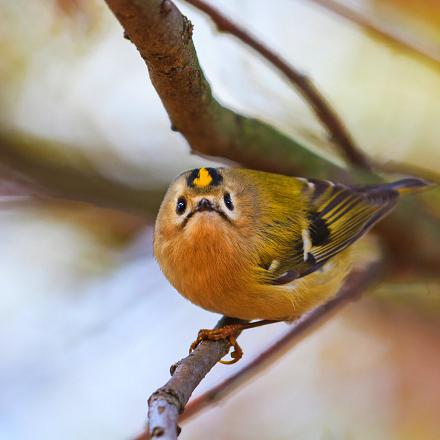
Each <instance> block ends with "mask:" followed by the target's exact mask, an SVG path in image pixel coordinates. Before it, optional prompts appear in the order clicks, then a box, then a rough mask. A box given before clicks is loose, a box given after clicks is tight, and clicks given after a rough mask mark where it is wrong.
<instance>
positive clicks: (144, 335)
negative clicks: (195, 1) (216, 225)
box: [0, 0, 440, 440]
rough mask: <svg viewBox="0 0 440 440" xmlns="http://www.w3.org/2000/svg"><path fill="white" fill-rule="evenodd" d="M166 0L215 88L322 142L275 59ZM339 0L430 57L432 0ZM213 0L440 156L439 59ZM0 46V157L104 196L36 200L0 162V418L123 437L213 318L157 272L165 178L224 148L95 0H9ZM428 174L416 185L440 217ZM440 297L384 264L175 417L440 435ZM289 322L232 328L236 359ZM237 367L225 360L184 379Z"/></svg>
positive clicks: (198, 430) (434, 18) (411, 147)
mask: <svg viewBox="0 0 440 440" xmlns="http://www.w3.org/2000/svg"><path fill="white" fill-rule="evenodd" d="M176 3H177V4H178V6H179V8H181V10H182V11H183V12H184V13H185V14H186V15H187V16H188V17H189V18H190V20H191V21H192V22H193V24H194V36H193V38H194V42H195V45H196V49H197V52H198V55H199V58H200V61H201V64H202V66H203V69H204V71H205V73H206V76H207V78H208V80H209V81H210V83H211V85H212V87H213V90H214V93H215V96H216V97H217V98H218V99H219V100H220V101H221V102H223V103H225V104H227V105H228V106H230V107H232V108H233V109H235V110H238V111H240V112H242V113H245V114H248V115H253V116H257V117H259V118H262V119H264V120H265V121H268V122H270V123H272V124H273V125H275V126H276V127H278V128H279V129H280V130H282V131H283V132H285V133H288V134H289V135H291V136H292V137H294V138H296V139H299V140H301V141H302V142H304V143H307V144H308V145H309V146H310V148H314V149H315V150H319V151H321V152H322V153H323V154H326V155H328V156H331V155H332V154H333V150H332V149H331V148H329V145H328V142H327V141H326V140H325V133H324V130H323V129H322V127H321V126H320V125H319V123H318V122H316V120H315V118H314V116H313V115H312V113H311V112H310V110H309V109H308V107H307V106H306V105H305V104H304V102H303V101H302V100H301V98H300V97H299V96H298V95H297V93H296V92H295V91H294V90H292V89H291V88H290V87H289V85H288V84H286V82H285V81H284V80H282V79H280V77H279V76H278V74H277V73H276V72H274V71H273V69H272V68H271V67H270V66H268V65H266V64H265V63H264V62H262V61H261V60H260V59H259V58H258V57H257V56H256V55H255V54H254V53H252V52H250V51H249V50H248V49H247V48H246V47H243V46H242V45H241V44H240V43H238V42H237V41H235V40H233V39H232V38H231V37H229V36H226V35H222V34H219V33H217V32H216V30H215V29H214V27H213V26H212V25H211V23H210V22H209V20H208V19H207V18H206V17H205V16H203V15H201V14H200V13H199V12H198V11H196V10H194V9H191V8H189V7H188V6H187V5H186V4H185V3H184V2H176ZM339 3H342V4H344V5H347V6H349V7H351V8H354V10H356V11H357V12H359V13H361V14H362V15H363V16H364V17H367V18H368V19H371V20H377V21H378V22H379V23H381V24H383V25H385V26H387V27H388V28H390V29H392V30H393V32H397V33H398V34H399V35H402V36H404V37H405V38H410V39H412V40H413V41H417V42H419V43H420V44H422V45H425V46H426V47H429V48H430V50H431V51H432V52H433V53H436V54H437V55H438V57H439V59H440V4H439V2H437V1H436V0H424V1H416V0H381V1H374V0H356V1H349V0H343V1H342V0H341V1H340V2H339ZM215 4H216V5H217V6H219V7H220V8H221V9H222V10H224V11H225V12H227V13H228V14H230V16H232V17H234V18H235V19H237V20H238V21H239V22H241V23H242V24H243V25H244V26H246V27H247V28H248V29H250V30H252V31H253V32H254V33H255V34H257V35H258V36H259V37H260V38H263V39H264V40H265V41H266V42H267V44H269V45H270V46H272V47H273V48H275V49H276V50H277V51H278V52H279V53H280V54H282V55H283V56H284V57H285V58H286V59H287V60H289V61H290V62H291V63H292V64H294V65H295V66H296V67H297V68H299V69H301V70H303V71H304V72H307V74H309V75H310V76H311V77H312V78H313V80H314V81H315V82H316V84H317V85H318V86H319V87H320V89H321V90H322V91H323V93H324V94H325V95H326V96H327V97H328V98H329V100H330V101H331V102H332V103H333V105H334V107H335V108H336V109H337V110H338V112H339V113H340V115H341V117H342V118H343V120H344V121H345V123H346V125H347V126H348V127H349V129H350V131H351V132H352V134H353V136H354V137H355V138H356V140H357V141H358V143H359V144H360V145H361V146H362V147H363V148H364V150H365V151H366V152H368V154H370V155H371V156H372V157H374V158H376V159H379V160H382V161H387V160H397V161H400V162H402V163H405V164H407V165H411V166H418V167H422V168H424V169H426V170H430V171H432V172H438V171H439V170H440V123H439V121H440V64H439V63H436V62H434V61H429V60H427V59H426V58H425V57H423V56H420V55H417V54H415V53H411V52H408V51H405V50H402V48H399V47H398V46H396V45H392V44H389V43H388V42H386V41H384V40H383V39H379V38H377V36H375V35H374V34H372V33H371V32H367V31H365V30H364V29H363V28H361V27H358V26H357V25H355V24H354V23H352V22H351V21H350V20H346V19H343V18H341V17H338V16H337V15H335V14H333V13H331V12H329V11H328V10H326V9H325V8H322V7H320V6H318V5H317V4H315V3H314V2H312V1H306V0H277V1H276V2H266V1H264V0H252V1H251V0H222V1H216V2H215ZM0 54H1V57H0V84H1V87H0V177H2V176H8V175H10V173H19V175H20V176H26V177H29V178H30V179H31V182H33V181H34V180H33V179H35V181H38V180H40V181H43V182H44V183H45V184H47V185H49V186H51V187H53V188H55V189H56V188H58V187H59V188H63V191H64V192H65V193H70V194H75V195H80V196H81V197H80V198H83V199H88V198H89V197H90V198H93V199H100V200H102V206H97V205H96V204H92V203H79V202H71V201H67V200H64V201H63V200H58V201H56V200H53V199H45V198H41V197H40V196H39V194H38V184H36V185H35V192H36V196H35V197H34V196H30V195H29V194H28V187H27V189H26V191H25V190H24V191H23V194H22V195H20V190H19V188H18V190H17V188H13V189H14V191H12V192H11V193H13V196H9V195H8V188H9V187H8V185H10V183H7V182H6V179H5V180H4V181H3V180H2V179H3V178H1V179H0V189H2V194H1V196H0V438H2V439H7V440H25V439H33V440H40V439H41V440H43V439H44V440H52V439H58V438H63V439H72V440H73V439H104V438H105V439H106V440H112V439H114V440H119V439H129V438H130V437H132V436H133V435H135V434H137V433H138V432H139V431H140V430H141V429H142V427H143V424H144V422H145V415H146V400H147V397H148V395H149V394H150V393H151V392H152V391H153V390H154V389H156V388H157V387H159V386H160V385H162V384H163V383H164V382H165V381H166V380H167V378H168V368H169V366H170V365H171V364H172V363H173V362H175V361H176V360H178V359H179V358H181V357H183V356H184V355H185V354H186V352H187V348H188V346H189V343H190V342H191V341H192V340H193V338H194V335H195V334H196V332H197V330H198V329H199V328H201V327H210V326H212V325H213V324H214V323H215V322H216V321H217V318H218V317H217V316H215V315H214V314H211V313H208V312H205V311H203V310H200V309H198V308H196V307H195V306H193V305H191V304H190V303H188V302H187V301H185V300H184V299H182V298H181V297H180V296H179V295H178V294H177V293H176V292H175V291H174V290H173V289H172V288H171V287H170V286H169V284H168V283H167V281H166V280H165V279H164V277H163V276H162V274H161V272H160V270H159V268H158V266H157V264H156V263H155V261H154V259H153V256H152V250H151V240H152V226H153V223H154V217H155V214H156V211H157V208H158V204H159V202H160V198H161V195H162V194H163V192H164V190H165V188H166V186H167V184H168V182H169V181H170V179H171V178H172V177H173V176H174V175H175V174H177V173H179V172H181V171H182V170H183V169H187V168H190V167H196V166H200V165H202V164H205V165H206V164H207V163H209V164H215V162H209V161H208V160H207V159H203V158H200V157H197V156H194V155H190V153H189V148H188V146H187V144H186V142H185V140H184V139H183V138H182V137H181V136H180V135H179V134H178V133H174V132H172V131H171V130H170V123H169V120H168V117H167V115H166V113H165V111H164V109H163V107H162V105H161V102H160V100H159V98H158V96H157V95H156V93H155V90H154V89H153V87H152V85H151V83H150V81H149V78H148V76H147V73H146V68H145V66H144V64H143V61H142V59H141V58H140V56H139V55H138V53H137V51H136V49H135V47H134V46H133V45H132V44H131V43H130V42H129V41H127V40H125V39H124V38H122V29H121V28H120V26H119V24H118V23H117V22H116V20H115V18H114V17H113V16H112V14H111V13H110V12H109V10H108V8H107V7H106V5H105V3H104V2H103V1H101V0H32V1H29V0H27V1H26V0H15V1H12V0H0ZM335 160H337V159H336V158H335ZM433 194H434V195H426V196H423V197H425V198H426V202H427V203H429V206H430V209H432V211H433V212H434V213H436V215H437V216H440V204H439V200H440V197H439V195H438V191H437V192H435V191H434V192H433ZM115 208H123V209H115ZM140 214H141V215H140ZM414 215H417V213H414ZM408 234H411V231H408ZM404 239H405V237H402V240H404ZM439 270H440V268H439ZM439 317H440V278H439V277H434V278H432V277H430V278H426V277H417V276H416V277H414V278H412V279H411V280H410V281H408V280H396V281H395V282H388V283H384V284H381V285H380V286H378V287H377V288H376V289H374V290H372V291H371V292H370V293H369V294H368V295H367V296H365V297H364V298H363V299H362V300H361V301H359V302H357V303H356V304H354V305H352V306H350V307H348V308H347V309H345V310H344V311H343V313H340V314H339V315H338V316H337V317H335V318H333V319H332V320H331V321H330V322H328V323H327V324H326V325H325V326H323V327H322V328H321V329H319V330H318V331H316V332H314V333H313V334H312V335H311V336H310V337H308V338H307V339H305V340H304V341H303V342H302V343H301V344H300V345H299V346H297V347H296V348H295V349H293V350H292V351H291V352H290V353H288V354H287V355H286V356H285V357H284V358H283V359H282V360H280V361H278V362H277V363H276V364H275V365H274V366H273V368H271V369H270V370H269V371H267V372H266V373H264V374H262V375H261V376H259V377H258V379H255V380H254V381H253V382H252V383H251V384H248V385H246V386H245V387H243V388H242V389H241V390H239V391H238V392H236V393H235V394H234V395H233V396H232V397H229V398H228V399H227V400H225V401H224V402H222V403H221V405H219V406H217V407H215V408H213V409H210V410H208V411H205V412H203V413H202V414H201V415H199V416H197V417H196V418H194V419H193V420H190V421H189V422H188V423H186V424H185V425H184V427H183V431H182V434H181V438H182V439H183V440H185V439H195V440H197V439H207V438H209V439H226V438H227V439H292V438H295V439H325V440H327V439H328V440H330V439H399V440H400V439H402V440H407V439H408V440H410V439H422V440H428V439H433V440H434V439H438V438H440V421H439V408H440V374H439V372H440V344H439V341H440V319H439ZM285 330H286V326H285V325H284V324H280V325H276V326H272V328H269V327H267V328H261V329H256V330H254V331H250V332H248V333H247V334H244V335H243V337H242V338H241V339H242V346H243V347H244V348H245V358H244V360H243V361H242V362H243V363H245V362H249V361H250V360H251V359H252V358H253V357H254V356H255V355H256V354H257V353H258V352H259V351H261V350H262V349H263V348H264V347H265V346H267V344H269V343H270V341H272V340H274V338H276V337H277V335H280V334H281V333H283V332H284V331H285ZM235 368H240V364H238V365H236V366H233V367H227V366H223V365H219V366H216V367H215V369H214V370H213V371H212V372H211V373H210V375H209V376H208V377H207V378H206V380H205V381H204V382H203V383H202V384H201V386H200V387H199V388H198V390H197V391H196V394H198V393H200V392H201V391H203V390H205V389H207V388H208V387H209V386H210V385H212V384H215V383H217V382H218V381H220V380H221V378H223V377H226V376H227V375H229V374H230V373H231V372H232V371H234V369H235Z"/></svg>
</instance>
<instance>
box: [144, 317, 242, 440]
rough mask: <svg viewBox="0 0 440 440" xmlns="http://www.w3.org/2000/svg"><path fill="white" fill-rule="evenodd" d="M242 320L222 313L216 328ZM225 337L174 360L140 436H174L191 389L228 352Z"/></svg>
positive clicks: (166, 438)
mask: <svg viewBox="0 0 440 440" xmlns="http://www.w3.org/2000/svg"><path fill="white" fill-rule="evenodd" d="M236 322H242V321H240V320H237V319H231V318H225V317H223V318H222V319H220V321H219V322H218V323H217V326H216V328H219V327H223V326H225V325H227V324H233V323H236ZM227 349H228V344H227V342H226V341H224V340H223V341H203V342H202V343H200V344H199V345H198V347H197V348H196V349H195V350H194V351H193V352H192V353H191V354H190V355H189V356H187V357H186V358H185V359H182V360H181V361H179V362H177V363H176V364H174V365H173V366H172V367H171V369H170V371H171V375H172V376H171V379H170V380H169V381H168V382H167V383H166V384H165V385H164V386H163V387H161V388H159V389H158V390H157V391H155V392H154V393H153V394H152V395H151V397H150V398H149V399H148V430H147V432H145V433H144V434H142V435H141V436H139V438H138V439H139V440H141V439H147V438H158V437H160V438H161V440H175V439H176V438H177V436H178V434H179V431H180V429H179V427H178V425H177V422H178V418H179V414H180V413H181V412H182V411H183V409H184V408H185V405H186V403H187V402H188V400H189V398H190V397H191V394H192V392H193V391H194V389H195V388H196V387H197V386H198V384H199V383H200V382H201V380H202V379H203V378H204V377H205V376H206V374H207V373H208V372H209V371H210V370H211V369H212V367H214V365H215V364H216V363H217V362H218V361H219V360H220V359H221V358H222V357H223V356H224V355H225V354H226V352H227Z"/></svg>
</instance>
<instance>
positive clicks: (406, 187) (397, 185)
mask: <svg viewBox="0 0 440 440" xmlns="http://www.w3.org/2000/svg"><path fill="white" fill-rule="evenodd" d="M432 186H435V184H434V183H432V182H428V181H427V180H424V179H420V178H418V177H408V178H406V179H401V180H396V181H395V182H390V183H381V184H379V185H368V186H359V187H355V189H356V190H357V191H359V192H365V193H367V194H372V193H373V194H374V193H381V192H383V191H385V192H388V191H397V192H398V193H399V194H404V193H415V192H419V191H423V190H425V189H428V188H429V187H432Z"/></svg>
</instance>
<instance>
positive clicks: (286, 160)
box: [106, 0, 342, 177]
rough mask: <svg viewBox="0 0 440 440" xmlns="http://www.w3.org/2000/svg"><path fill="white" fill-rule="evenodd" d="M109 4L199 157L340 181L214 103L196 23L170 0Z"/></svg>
mask: <svg viewBox="0 0 440 440" xmlns="http://www.w3.org/2000/svg"><path fill="white" fill-rule="evenodd" d="M106 2H107V4H108V6H109V7H110V9H111V10H112V11H113V13H114V14H115V15H116V17H117V19H118V20H119V22H120V23H121V25H122V27H123V28H124V30H125V35H126V37H127V38H129V39H130V40H131V41H132V42H133V43H134V44H135V45H136V47H137V49H138V50H139V52H140V54H141V56H142V58H143V59H144V60H145V62H146V64H147V67H148V71H149V73H150V78H151V81H152V83H153V85H154V87H155V88H156V91H157V93H158V94H159V96H160V98H161V100H162V102H163V105H164V106H165V108H166V110H167V112H168V115H169V117H170V119H171V123H172V128H173V129H174V130H176V131H179V132H181V133H182V135H183V136H184V137H185V138H186V140H187V141H188V143H189V144H190V146H191V148H192V150H193V151H194V152H197V153H199V154H202V155H209V156H221V157H223V158H227V159H230V160H233V161H236V162H240V163H242V164H244V165H246V166H248V167H250V168H255V169H263V170H266V171H276V172H282V173H285V174H299V175H313V176H325V177H328V176H337V175H339V177H340V175H341V174H340V173H341V172H342V170H341V169H340V168H339V167H337V166H335V165H334V164H332V163H330V162H328V161H326V160H324V159H323V158H321V157H319V156H317V155H315V154H314V153H312V152H311V151H309V150H308V149H307V148H306V147H304V146H302V145H300V144H299V143H298V142H296V141H294V140H292V139H290V138H288V137H287V136H285V135H284V134H282V133H280V132H279V131H277V130H276V129H275V128H273V127H271V126H270V125H268V124H266V123H264V122H262V121H259V120H257V119H254V118H248V117H245V116H242V115H240V114H237V113H235V112H233V111H231V110H229V109H227V108H226V107H223V106H222V105H221V104H220V103H219V102H218V101H216V100H215V99H214V97H213V95H212V91H211V87H210V85H209V84H208V82H207V80H206V78H205V76H204V74H203V71H202V68H201V67H200V65H199V61H198V59H197V54H196V51H195V48H194V45H193V42H192V38H191V36H192V24H191V23H190V21H189V20H188V19H187V18H186V17H185V16H183V15H182V14H181V13H180V11H179V10H178V9H177V7H176V6H175V5H174V3H173V2H172V1H171V0H143V1H134V0H106Z"/></svg>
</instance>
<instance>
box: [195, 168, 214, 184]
mask: <svg viewBox="0 0 440 440" xmlns="http://www.w3.org/2000/svg"><path fill="white" fill-rule="evenodd" d="M211 182H212V176H211V174H209V171H208V170H207V169H206V168H200V170H199V174H198V175H197V177H196V178H195V179H194V181H193V184H194V185H195V186H197V187H199V188H204V187H205V186H208V185H210V184H211Z"/></svg>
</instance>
